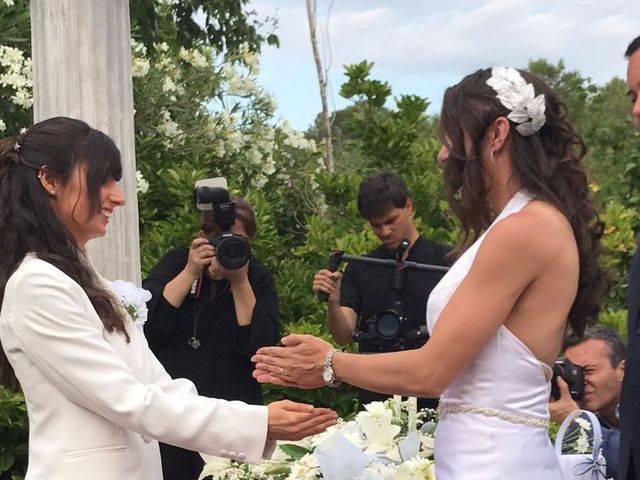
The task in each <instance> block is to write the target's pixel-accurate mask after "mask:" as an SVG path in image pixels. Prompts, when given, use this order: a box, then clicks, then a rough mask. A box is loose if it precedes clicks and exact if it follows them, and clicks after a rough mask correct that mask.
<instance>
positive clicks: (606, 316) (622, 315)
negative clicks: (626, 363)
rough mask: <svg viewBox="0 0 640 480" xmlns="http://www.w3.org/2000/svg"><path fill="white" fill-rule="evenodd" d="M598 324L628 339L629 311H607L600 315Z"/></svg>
mask: <svg viewBox="0 0 640 480" xmlns="http://www.w3.org/2000/svg"><path fill="white" fill-rule="evenodd" d="M598 323H601V324H602V325H605V326H607V327H609V328H612V329H613V330H614V331H616V332H617V333H618V335H620V338H623V339H626V338H627V310H625V309H621V310H605V311H604V312H602V313H601V314H600V318H599V320H598Z"/></svg>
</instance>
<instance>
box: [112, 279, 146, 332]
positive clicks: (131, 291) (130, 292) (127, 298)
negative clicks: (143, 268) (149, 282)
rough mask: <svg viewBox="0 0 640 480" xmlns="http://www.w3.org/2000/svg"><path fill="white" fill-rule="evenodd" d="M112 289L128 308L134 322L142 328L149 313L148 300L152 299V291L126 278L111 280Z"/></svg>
mask: <svg viewBox="0 0 640 480" xmlns="http://www.w3.org/2000/svg"><path fill="white" fill-rule="evenodd" d="M111 290H112V291H113V293H115V295H116V297H117V298H118V299H119V300H120V301H121V302H122V304H123V306H124V307H125V308H126V310H127V313H128V314H129V316H130V317H131V320H133V324H134V325H135V326H136V327H138V328H139V329H142V327H143V326H144V324H145V322H146V321H147V316H148V314H149V310H148V309H147V302H148V301H149V300H151V292H149V290H145V289H144V288H140V287H137V286H136V285H135V284H133V283H131V282H127V281H125V280H114V281H113V282H111Z"/></svg>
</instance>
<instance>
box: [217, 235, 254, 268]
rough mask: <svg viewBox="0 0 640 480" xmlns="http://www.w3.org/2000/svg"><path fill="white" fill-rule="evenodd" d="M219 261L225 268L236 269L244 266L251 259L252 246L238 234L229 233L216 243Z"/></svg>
mask: <svg viewBox="0 0 640 480" xmlns="http://www.w3.org/2000/svg"><path fill="white" fill-rule="evenodd" d="M216 255H217V257H218V262H220V265H222V266H223V267H224V268H227V269H229V270H236V269H238V268H242V267H244V266H245V265H246V264H247V262H248V261H249V260H250V259H251V246H250V245H249V242H247V241H246V240H245V239H244V238H242V237H240V236H238V235H229V236H225V237H224V238H222V239H221V240H220V241H219V242H217V244H216Z"/></svg>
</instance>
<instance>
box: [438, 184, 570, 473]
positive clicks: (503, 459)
mask: <svg viewBox="0 0 640 480" xmlns="http://www.w3.org/2000/svg"><path fill="white" fill-rule="evenodd" d="M529 200H531V197H530V196H529V195H528V194H526V193H525V192H523V191H520V192H518V193H517V194H516V195H515V196H514V197H513V198H512V199H511V200H510V201H509V202H508V203H507V205H506V206H505V208H504V209H503V210H502V213H500V215H499V216H498V217H497V218H496V219H495V221H494V222H493V224H492V225H491V227H493V226H494V225H495V224H496V223H498V222H500V221H501V220H502V219H504V218H505V217H507V216H509V215H511V214H513V213H516V212H519V211H520V209H522V208H523V207H524V206H525V205H526V204H527V203H528V202H529ZM491 227H489V229H487V231H486V232H485V234H484V235H482V236H481V237H480V238H479V239H478V240H477V241H476V242H475V243H474V244H473V245H472V246H471V247H470V248H469V249H468V250H467V251H466V252H465V253H464V254H463V255H462V256H461V257H460V258H459V259H458V261H457V262H456V263H455V264H454V265H453V267H452V268H451V269H450V270H449V272H447V274H446V275H445V276H444V277H443V278H442V280H441V281H440V283H439V284H438V285H437V286H436V287H435V288H434V290H433V291H432V293H431V295H430V297H429V302H428V305H427V324H428V327H429V331H430V332H431V331H432V330H433V328H434V327H435V324H436V322H437V321H438V317H439V315H440V313H441V312H442V310H443V309H444V307H445V306H446V304H447V302H448V301H449V299H450V298H451V296H452V295H453V293H454V292H455V291H456V289H457V288H458V285H459V284H460V283H461V282H462V280H463V279H464V278H465V277H466V275H467V273H468V272H469V269H470V268H471V265H472V263H473V260H474V258H475V255H476V253H477V251H478V248H479V247H480V245H481V243H482V241H483V240H484V238H485V236H486V234H487V233H488V232H489V231H490V230H491ZM550 376H551V367H549V366H548V365H546V364H544V363H542V362H540V361H538V360H537V359H536V357H535V356H534V355H533V353H531V351H530V350H529V349H528V348H527V346H526V345H524V344H523V343H522V342H521V341H520V340H519V339H518V338H517V337H515V336H514V335H513V334H512V333H511V332H510V331H509V330H508V329H507V328H506V327H505V326H504V325H502V326H501V327H500V328H499V329H498V332H497V333H496V335H495V337H494V338H493V339H492V340H491V342H490V343H489V344H488V345H487V346H486V348H485V349H484V350H483V351H482V353H481V354H480V356H479V357H478V358H477V359H476V360H475V361H474V362H473V363H472V364H471V365H469V367H468V368H467V370H466V371H465V372H464V373H463V374H462V375H460V376H459V377H458V378H457V379H456V380H455V381H454V382H453V384H451V385H450V386H449V388H447V389H446V390H445V391H444V393H443V394H442V396H441V398H440V408H439V415H440V420H439V422H438V429H437V434H436V446H435V460H436V476H437V479H438V480H451V479H455V480H487V479H492V480H508V479H517V480H556V479H557V480H560V479H562V475H561V473H560V467H559V464H558V460H557V457H556V455H555V452H554V450H553V447H552V446H551V442H550V440H549V436H548V433H547V427H548V423H549V411H548V407H547V401H548V399H549V394H550V390H551V387H550V382H549V380H548V379H549V378H550Z"/></svg>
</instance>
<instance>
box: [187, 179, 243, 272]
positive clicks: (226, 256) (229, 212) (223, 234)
mask: <svg viewBox="0 0 640 480" xmlns="http://www.w3.org/2000/svg"><path fill="white" fill-rule="evenodd" d="M213 180H217V179H213ZM225 184H226V181H225ZM193 195H194V198H195V202H196V206H197V207H198V209H199V210H213V221H214V222H215V223H216V225H218V227H219V228H220V233H219V234H218V235H216V236H215V237H214V238H212V239H211V240H210V241H209V243H210V244H211V245H213V246H214V247H215V248H216V257H217V258H218V262H220V265H222V266H223V267H224V268H226V269H228V270H236V269H238V268H242V267H244V266H245V265H246V264H247V263H248V262H249V260H251V245H250V244H249V242H248V241H247V240H246V239H245V238H244V237H243V236H241V235H238V234H235V233H233V232H231V227H232V226H233V224H234V223H235V222H236V209H235V202H234V201H232V200H231V198H230V197H229V191H228V190H227V189H226V188H222V187H216V186H207V185H198V184H196V188H195V190H194V192H193Z"/></svg>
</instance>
